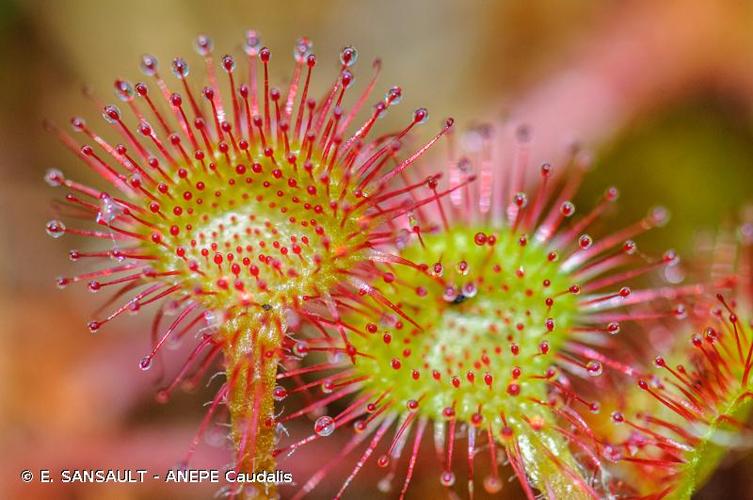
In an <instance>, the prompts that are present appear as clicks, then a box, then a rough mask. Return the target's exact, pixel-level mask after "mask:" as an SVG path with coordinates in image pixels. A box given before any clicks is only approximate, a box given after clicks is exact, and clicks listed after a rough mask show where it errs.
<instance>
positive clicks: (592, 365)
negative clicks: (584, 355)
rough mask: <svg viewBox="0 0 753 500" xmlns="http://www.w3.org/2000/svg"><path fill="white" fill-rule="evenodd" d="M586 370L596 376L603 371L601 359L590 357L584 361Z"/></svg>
mask: <svg viewBox="0 0 753 500" xmlns="http://www.w3.org/2000/svg"><path fill="white" fill-rule="evenodd" d="M586 372H588V374H589V375H590V376H592V377H598V376H599V375H601V374H602V373H603V372H604V366H603V365H602V363H601V361H597V360H595V359H591V360H589V361H588V362H587V363H586Z"/></svg>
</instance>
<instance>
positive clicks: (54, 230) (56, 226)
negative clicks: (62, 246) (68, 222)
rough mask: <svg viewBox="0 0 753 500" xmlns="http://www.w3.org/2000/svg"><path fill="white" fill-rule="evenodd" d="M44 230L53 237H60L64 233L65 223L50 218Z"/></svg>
mask: <svg viewBox="0 0 753 500" xmlns="http://www.w3.org/2000/svg"><path fill="white" fill-rule="evenodd" d="M46 230H47V234H49V235H50V236H52V237H53V238H60V237H61V236H63V235H64V234H65V224H63V223H62V222H60V221H59V220H51V221H50V222H48V223H47V227H46Z"/></svg>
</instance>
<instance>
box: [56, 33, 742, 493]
mask: <svg viewBox="0 0 753 500" xmlns="http://www.w3.org/2000/svg"><path fill="white" fill-rule="evenodd" d="M195 50H196V52H197V53H198V55H199V57H200V59H202V60H203V64H198V65H197V64H193V63H192V64H191V65H189V62H188V61H187V60H186V59H184V58H182V57H176V58H174V59H173V60H172V61H170V62H169V63H168V64H165V65H163V66H160V64H159V63H158V61H157V59H156V58H155V57H153V56H150V55H144V56H143V57H142V58H141V71H142V73H143V75H144V79H143V81H138V82H130V81H126V80H123V79H117V80H115V82H114V90H115V96H116V101H115V103H113V104H108V103H98V104H99V105H100V107H101V110H100V111H101V115H102V119H103V120H102V121H101V122H98V123H96V124H95V123H89V122H87V121H86V120H84V119H83V118H81V117H78V116H76V117H73V118H71V119H70V123H69V125H68V126H66V127H63V126H59V125H55V124H54V123H53V122H49V123H47V124H46V128H47V129H48V130H49V131H50V132H51V133H52V134H53V135H54V136H55V137H57V139H59V140H60V142H62V144H64V145H65V147H66V148H67V149H69V150H70V151H71V153H72V154H73V156H75V157H76V158H77V159H78V160H79V162H78V163H79V167H83V168H87V169H89V170H91V171H93V172H94V173H95V174H96V175H97V176H98V179H97V181H95V182H93V183H92V184H91V185H87V184H84V183H81V182H78V181H77V180H75V179H76V175H75V173H74V174H70V173H69V172H68V169H66V173H63V171H61V170H58V169H50V170H49V171H48V172H47V174H46V176H45V180H46V182H47V183H48V184H49V185H50V186H53V187H56V188H60V189H62V190H64V191H65V193H64V194H63V195H62V199H60V200H59V202H58V203H57V204H56V208H57V211H58V216H57V218H55V219H53V220H51V221H50V222H49V223H48V224H47V227H46V230H47V233H48V234H49V235H50V236H53V237H55V238H59V237H61V236H65V235H68V234H71V235H77V236H84V237H87V238H88V239H90V240H91V241H92V243H91V244H88V243H87V244H85V246H84V247H83V248H81V249H74V250H70V253H69V255H70V258H71V260H73V261H76V262H77V263H79V265H83V266H85V269H83V270H82V271H80V272H79V274H66V275H65V276H61V277H59V278H58V279H57V283H58V285H59V286H60V287H61V288H64V287H67V286H69V285H77V284H83V285H85V286H87V287H88V289H89V290H90V291H91V292H94V293H99V294H106V295H107V302H106V307H105V308H104V309H102V310H105V311H107V312H104V313H101V314H99V315H97V316H96V317H94V318H92V320H91V321H90V322H89V323H88V329H89V330H90V331H91V332H96V333H99V332H102V331H105V330H107V327H108V324H109V323H110V322H111V321H113V320H115V319H116V318H117V317H119V316H121V315H123V314H125V313H139V314H143V313H146V311H147V310H149V312H148V314H150V315H153V317H154V321H153V324H154V328H153V331H152V337H151V338H152V348H151V350H149V351H148V352H145V353H144V356H143V358H141V359H140V360H134V362H135V363H138V364H139V366H140V367H141V369H143V370H149V369H150V368H151V367H152V366H153V364H154V362H155V359H157V358H158V357H159V356H162V355H163V354H164V351H165V346H166V345H169V344H170V343H173V342H177V341H179V340H181V339H194V344H193V348H192V351H191V352H190V354H189V355H188V357H187V359H186V360H185V362H184V364H183V365H182V366H181V367H180V368H179V370H178V371H177V373H175V374H173V378H172V380H171V381H170V382H169V383H167V384H166V385H165V386H164V387H161V388H160V389H159V390H158V392H157V398H158V400H159V401H162V402H167V401H168V400H169V399H170V397H171V394H172V393H173V392H174V391H175V390H176V389H177V388H178V387H179V386H181V385H189V386H195V385H196V383H197V381H199V380H201V379H202V378H203V376H204V375H205V374H206V373H207V372H209V371H212V370H215V369H217V368H219V369H220V370H221V372H222V374H223V375H224V380H223V382H222V384H221V385H220V387H219V389H218V390H217V392H216V395H215V396H214V398H213V399H212V401H211V402H210V403H209V404H208V406H207V410H206V415H205V417H204V419H203V420H202V421H201V422H200V423H198V431H197V434H196V436H195V438H194V439H193V441H192V442H190V443H186V448H187V453H186V455H185V456H184V457H176V462H177V461H179V460H180V464H181V466H182V467H189V466H190V462H191V458H192V456H193V455H194V453H195V451H196V448H197V446H198V444H199V442H200V440H201V438H202V435H203V433H204V432H205V431H206V430H207V428H208V427H209V425H210V424H211V423H212V422H213V421H214V420H216V419H220V418H223V417H221V415H223V414H225V413H226V414H227V415H228V418H229V427H228V429H229V431H228V434H229V436H228V437H229V441H230V442H231V443H232V459H231V463H230V465H229V468H230V469H231V470H233V471H234V472H235V473H236V475H240V474H248V475H254V474H258V473H268V474H273V473H274V472H275V471H276V470H279V469H280V468H284V467H285V463H286V461H291V460H295V457H296V454H295V453H296V451H297V450H299V449H302V448H305V449H307V450H308V449H315V448H314V447H316V446H319V445H321V442H322V440H327V439H328V440H340V441H338V442H340V443H342V445H341V446H338V447H337V448H336V449H335V450H334V451H333V448H326V449H325V450H329V451H325V452H320V454H321V453H328V455H324V454H321V462H320V463H318V464H317V465H318V467H317V470H316V472H315V473H313V475H311V476H310V477H307V478H297V480H296V482H295V484H292V485H291V484H286V485H277V484H275V483H274V482H266V483H262V482H249V483H242V482H239V483H237V484H232V485H228V486H227V487H226V488H225V489H223V490H221V491H222V492H223V493H226V494H228V495H230V496H233V497H247V498H274V497H278V496H282V497H286V498H287V497H292V498H299V497H303V496H306V495H308V496H310V497H317V495H320V493H319V492H320V490H321V488H322V486H323V483H325V482H326V483H329V484H332V483H333V482H335V483H336V484H338V485H340V486H339V487H337V488H335V489H334V491H336V493H335V496H336V497H337V498H340V497H346V496H347V494H348V491H349V490H348V487H349V486H350V485H351V484H352V483H353V482H354V481H356V480H359V479H360V476H359V473H360V472H361V471H362V470H363V469H364V468H365V467H373V468H375V470H378V471H381V474H382V475H383V477H382V479H381V480H379V481H378V482H376V483H375V484H373V485H371V486H370V487H372V488H374V489H375V490H379V491H381V492H383V493H386V494H388V495H390V496H394V497H400V498H402V497H404V496H406V495H407V494H409V492H410V485H411V484H412V482H413V481H415V479H416V478H417V477H419V476H421V477H424V476H429V477H431V478H432V480H436V481H438V482H439V484H441V486H442V487H444V488H446V489H447V490H448V493H450V494H451V495H458V496H463V497H468V498H472V497H473V496H474V494H475V492H477V491H478V489H479V488H481V489H483V490H484V491H485V492H486V493H488V494H492V495H497V496H501V495H504V494H505V492H506V491H507V489H506V487H505V485H506V484H507V483H508V478H515V480H516V481H517V484H518V485H519V487H520V488H521V490H522V492H523V494H524V495H525V496H527V497H528V498H531V499H533V498H538V497H540V496H543V497H546V498H620V497H629V496H631V495H635V494H640V495H647V496H653V497H663V496H668V495H670V496H675V497H680V498H687V497H689V496H690V495H691V493H692V492H693V491H694V490H695V488H697V487H698V486H700V485H701V484H702V483H703V480H704V479H705V478H706V477H708V475H709V473H710V472H711V471H712V470H713V468H714V467H715V465H716V464H717V463H718V457H719V456H721V454H722V453H723V451H724V449H725V444H724V443H734V444H742V443H743V442H744V441H745V435H744V434H745V433H744V432H743V429H744V428H745V422H744V419H745V416H746V415H747V413H748V406H749V404H748V402H749V400H750V399H751V398H750V394H751V392H750V391H749V390H748V385H749V381H750V379H751V373H750V372H751V366H752V365H753V361H752V360H751V356H752V355H751V351H753V339H752V338H751V336H753V333H751V330H750V326H749V325H748V326H745V325H744V322H743V320H742V319H740V316H738V314H739V308H740V306H739V305H738V302H737V299H733V298H732V297H731V296H725V295H719V297H718V303H719V305H718V307H717V309H718V313H714V314H712V316H711V319H710V320H709V324H708V326H707V328H706V330H704V332H705V333H704V336H705V337H702V336H700V335H697V336H694V337H693V338H692V344H693V345H694V346H695V347H696V351H694V353H693V354H691V355H690V356H691V357H692V362H691V363H690V364H692V366H693V369H692V370H691V369H690V367H689V366H688V368H687V369H686V368H683V369H682V370H680V369H679V368H678V369H677V371H675V370H673V369H672V368H671V367H670V365H669V364H668V363H666V362H665V361H664V358H656V366H657V368H658V369H664V370H668V371H669V373H671V375H672V377H674V379H672V381H671V382H670V383H669V386H671V387H669V386H667V385H665V386H661V385H656V380H657V379H658V377H657V376H651V374H650V373H649V371H648V370H645V369H642V368H641V366H643V365H641V364H633V363H631V361H630V360H631V357H630V356H625V355H624V352H625V351H626V350H628V349H629V348H628V347H627V345H626V344H623V337H624V336H625V335H632V336H635V335H641V334H642V332H645V331H648V330H650V329H651V328H652V325H653V324H654V323H656V322H661V324H662V325H664V326H665V327H666V328H667V329H668V330H667V331H669V332H677V335H678V336H680V335H682V332H686V331H687V329H688V328H692V326H688V324H687V323H688V322H689V321H688V320H689V319H694V318H696V317H697V315H695V314H692V315H689V314H688V307H689V306H688V303H692V307H696V308H697V307H699V306H698V304H702V303H704V302H703V301H704V299H700V298H698V297H699V296H701V295H703V294H704V293H705V292H707V291H708V290H709V289H711V288H712V287H706V286H704V285H693V286H676V285H673V284H670V283H665V282H663V281H662V277H663V276H664V275H665V274H666V271H667V269H669V268H671V267H673V266H676V265H677V264H678V262H679V258H678V256H677V255H676V254H675V252H674V251H672V250H667V251H666V252H664V253H663V254H660V255H652V254H651V252H648V251H646V252H644V251H643V250H642V249H639V244H640V240H641V236H642V235H643V234H644V233H646V232H647V231H652V230H654V229H656V228H660V227H661V226H662V225H664V224H665V223H666V222H667V220H668V213H667V211H666V210H664V209H663V208H661V207H651V206H646V212H644V213H647V214H646V215H641V214H639V215H636V217H635V218H634V222H633V223H632V224H629V225H627V226H624V227H614V224H612V223H610V213H611V212H612V211H613V210H614V206H615V204H616V203H617V201H618V198H619V191H618V189H617V188H616V187H612V186H605V189H604V192H603V195H602V196H601V197H600V198H599V199H597V200H594V201H593V203H591V204H589V205H587V206H583V207H576V206H575V204H574V202H573V199H574V196H575V195H576V193H577V191H578V188H579V185H580V183H581V181H582V178H583V176H584V175H586V173H587V170H588V169H589V167H590V161H589V158H588V156H587V155H585V154H584V153H583V152H582V151H580V150H579V149H578V148H573V149H572V151H570V155H569V158H568V159H567V161H564V162H562V163H561V164H548V163H544V164H539V165H535V164H533V163H532V162H531V161H530V160H529V157H530V149H531V147H532V144H533V143H532V135H531V132H530V131H528V130H527V128H526V127H520V128H518V130H517V131H516V133H515V141H514V142H515V146H514V147H513V148H512V149H511V150H510V151H501V150H500V148H498V147H497V145H498V144H499V143H501V141H499V140H498V139H499V137H500V135H501V134H504V133H505V132H504V131H500V130H495V129H494V128H493V127H492V126H489V125H484V126H476V127H468V126H464V127H463V130H462V131H460V132H457V131H455V130H454V122H453V120H452V119H451V118H446V119H441V120H436V123H434V121H433V120H429V113H428V111H427V110H426V109H424V108H419V109H417V110H415V111H412V112H411V111H404V110H403V111H401V110H400V108H399V107H397V108H396V106H397V105H398V104H399V103H400V100H401V97H402V92H403V91H402V90H401V88H399V87H386V88H382V89H380V90H378V88H379V86H380V83H379V81H378V75H379V72H380V68H381V65H382V63H381V61H379V60H376V61H374V62H373V63H372V64H371V69H370V70H367V76H366V77H365V78H364V80H365V82H364V83H359V84H358V85H356V83H355V77H354V75H355V71H356V67H357V66H356V61H357V59H358V52H357V51H356V49H355V48H353V47H350V46H346V47H344V48H343V49H342V51H341V52H340V53H339V60H338V61H337V64H336V71H333V72H332V73H331V75H329V79H330V82H331V83H330V84H329V85H328V86H327V87H326V88H324V89H316V88H315V87H316V85H314V83H313V81H312V74H313V73H314V70H315V68H316V66H318V65H319V64H320V63H319V59H318V58H317V56H316V55H314V53H313V45H312V43H311V41H309V40H308V39H306V38H301V39H299V40H298V41H297V42H296V44H295V47H294V51H293V55H294V57H293V61H292V71H291V73H290V76H289V78H287V79H286V80H285V81H283V82H274V81H273V79H272V78H271V77H270V66H271V65H272V63H273V57H272V51H271V50H270V49H268V48H266V47H264V46H263V45H262V44H261V42H260V39H259V37H258V36H257V34H256V32H254V31H248V32H247V33H246V34H245V39H244V41H243V52H242V53H240V52H239V53H238V54H226V55H222V56H220V55H219V54H218V53H216V52H215V51H214V47H213V43H212V40H211V39H210V38H209V37H207V36H204V35H202V36H199V37H198V38H197V39H196V41H195ZM331 59H332V60H331V61H328V64H329V63H330V62H334V61H335V60H336V56H333V57H332V58H331ZM275 64H277V62H276V61H275ZM95 100H96V99H95ZM388 112H389V113H397V112H401V113H404V114H405V125H404V126H403V127H402V128H400V129H398V130H392V131H385V130H383V129H382V127H381V126H380V124H379V123H378V120H379V118H381V117H383V116H384V115H385V114H386V113H388ZM427 122H429V123H430V125H429V127H434V129H433V130H431V131H430V132H429V133H428V134H427V135H426V137H424V138H423V139H421V138H418V137H417V136H419V135H420V134H422V133H425V132H420V131H421V130H422V129H425V128H426V126H423V127H422V125H423V124H425V123H427ZM431 123H434V125H431ZM74 172H75V171H74ZM649 310H650V312H647V311H649ZM745 313H746V314H747V315H748V316H749V315H750V310H749V309H745ZM689 316H691V318H689ZM672 334H673V335H674V333H672ZM626 379H627V380H635V381H637V382H636V384H637V387H638V389H634V390H638V391H640V392H641V394H642V395H645V393H648V394H650V396H651V397H648V398H643V399H642V401H643V403H645V405H644V406H645V408H644V407H642V408H643V409H642V410H641V411H642V413H641V415H640V417H635V418H633V417H632V416H630V415H629V412H627V411H617V410H615V411H614V413H612V414H611V421H612V423H613V424H627V426H628V427H630V428H631V429H632V430H633V431H635V432H632V433H629V434H628V435H626V434H625V433H624V431H623V430H621V429H623V428H624V426H623V427H620V426H618V425H615V426H612V427H610V426H599V427H598V429H596V428H595V427H593V426H592V425H591V422H593V421H594V418H593V415H598V414H601V413H602V406H603V404H604V402H608V404H609V405H612V404H613V399H612V398H611V395H614V394H616V393H617V392H618V391H622V390H625V389H624V388H625V387H626V385H625V382H624V380H626ZM628 385H630V384H628ZM630 397H632V396H627V398H628V399H627V401H628V402H629V401H630V399H629V398H630ZM641 397H642V396H641ZM643 403H641V404H643ZM660 411H661V412H664V413H667V411H671V413H672V415H670V416H669V417H666V419H663V418H664V417H662V419H660V418H659V417H656V418H654V417H649V415H651V414H653V413H657V414H658V412H660ZM652 412H653V413H652ZM307 418H308V419H310V420H311V422H310V423H309V424H306V423H305V422H304V421H305V419H307ZM649 418H650V421H646V420H647V419H649ZM678 419H680V422H679V423H674V422H675V421H677V420H678ZM644 421H645V422H644ZM301 422H304V423H303V424H300V423H301ZM683 422H685V423H688V422H689V423H691V424H693V426H694V428H695V429H696V430H695V431H693V432H690V431H686V430H683V428H682V425H683ZM722 423H724V424H729V425H728V427H729V428H727V427H725V434H724V439H725V441H724V443H721V442H720V441H719V440H718V439H716V440H714V441H713V442H712V441H710V440H709V439H704V436H705V435H706V434H703V433H704V432H705V431H707V430H708V431H709V432H710V431H711V430H716V428H718V427H720V426H721V424H722ZM730 423H732V424H730ZM302 428H308V429H310V430H309V432H306V433H303V434H301V433H300V430H301V429H302ZM612 428H613V429H614V430H613V431H604V429H612ZM605 432H606V433H605ZM668 433H675V434H678V435H679V437H680V438H681V439H678V438H677V436H674V437H670V436H668V435H667V434H668ZM714 435H716V434H714ZM720 443H721V444H720ZM651 445H652V446H653V448H652V446H651ZM711 445H713V450H712V451H709V450H710V448H709V447H710V446H711ZM425 448H433V449H434V455H435V457H434V460H433V462H432V463H433V466H432V467H422V468H419V467H417V463H418V460H419V456H421V457H422V456H423V454H425V453H427V452H428V453H431V451H427V450H426V449H425ZM657 449H658V451H657ZM709 454H713V456H714V459H713V460H711V459H707V458H705V457H707V456H708V455H709ZM636 468H639V469H640V470H636ZM343 470H346V473H345V474H344V475H343V474H342V471H343ZM479 471H481V473H479ZM631 477H633V478H636V477H642V480H641V481H640V482H636V485H639V486H640V487H636V488H634V489H627V488H625V483H626V482H628V481H630V480H631V479H630V478H631ZM636 481H637V480H636Z"/></svg>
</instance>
